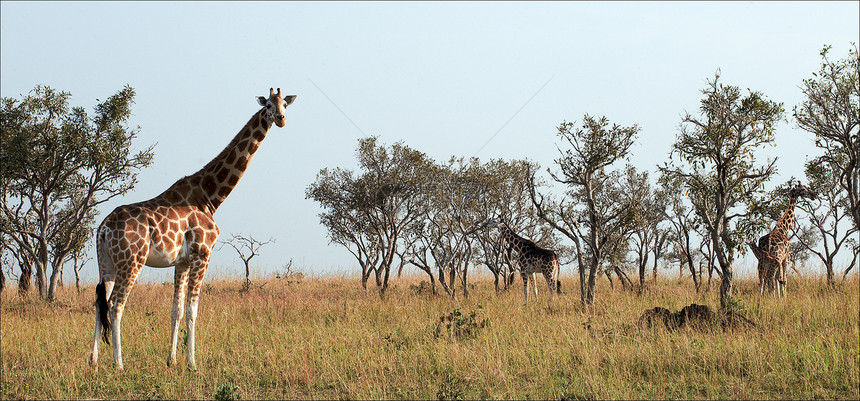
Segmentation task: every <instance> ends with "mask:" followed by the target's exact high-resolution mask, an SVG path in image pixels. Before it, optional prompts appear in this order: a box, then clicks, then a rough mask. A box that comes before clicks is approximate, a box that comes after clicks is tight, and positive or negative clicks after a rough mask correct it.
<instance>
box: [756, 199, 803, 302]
mask: <svg viewBox="0 0 860 401" xmlns="http://www.w3.org/2000/svg"><path fill="white" fill-rule="evenodd" d="M801 196H802V197H804V198H807V199H813V200H814V199H817V198H818V197H817V195H815V193H813V192H812V191H810V190H809V188H807V187H805V186H804V185H803V184H800V183H798V184H797V186H795V187H794V188H792V189H791V191H789V193H788V206H787V207H786V209H785V212H783V213H782V216H781V217H780V218H779V220H777V222H776V225H775V226H774V228H773V230H771V231H770V232H769V233H767V234H765V235H764V236H762V237H761V238H759V241H758V245H756V244H754V243H752V242H748V243H747V244H748V245H749V247H750V248H751V249H752V251H753V254H754V255H755V257H756V259H758V274H759V292H760V293H761V294H764V290H765V287H767V290H768V292H770V293H773V292H774V289H775V290H776V293H777V295H779V296H785V290H786V288H785V286H786V268H787V267H788V257H789V254H790V250H791V249H790V248H791V244H789V242H788V238H789V233H790V231H791V226H792V225H793V224H794V208H795V206H796V205H797V198H799V197H801Z"/></svg>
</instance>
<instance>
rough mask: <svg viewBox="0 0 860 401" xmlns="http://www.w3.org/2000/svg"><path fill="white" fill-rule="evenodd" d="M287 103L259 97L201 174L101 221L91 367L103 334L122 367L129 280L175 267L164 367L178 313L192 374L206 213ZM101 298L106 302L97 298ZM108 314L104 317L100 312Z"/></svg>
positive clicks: (210, 225) (209, 220)
mask: <svg viewBox="0 0 860 401" xmlns="http://www.w3.org/2000/svg"><path fill="white" fill-rule="evenodd" d="M294 100H295V96H287V97H286V98H282V97H281V90H280V88H279V89H278V92H277V93H275V92H274V90H272V89H270V90H269V97H268V98H265V97H262V96H261V97H259V98H258V101H259V103H260V105H262V106H263V108H262V109H261V110H260V111H258V112H256V113H254V115H253V116H252V117H251V119H250V120H249V121H248V123H247V124H245V126H244V127H243V128H242V130H241V131H239V133H238V134H237V135H236V136H235V137H234V138H233V140H232V141H231V142H230V143H229V144H228V145H227V147H226V148H224V150H223V151H222V152H221V153H220V154H219V155H218V156H216V157H215V158H214V159H212V161H210V162H209V163H208V164H207V165H206V166H204V167H203V168H202V169H200V171H198V172H196V173H194V174H192V175H190V176H187V177H184V178H181V179H179V180H178V181H176V183H174V184H173V185H172V186H171V187H170V188H168V189H167V190H166V191H164V192H163V193H161V194H160V195H158V196H156V197H154V198H152V199H150V200H147V201H143V202H138V203H133V204H130V205H123V206H119V207H117V208H116V209H114V210H113V211H112V212H111V213H110V214H108V215H107V217H105V219H104V221H103V222H102V223H101V224H100V225H99V227H98V229H97V232H96V248H97V254H98V262H99V275H100V282H99V287H101V291H103V292H100V289H99V288H97V305H99V308H98V309H99V310H98V312H97V314H96V325H95V338H94V340H93V351H92V354H91V356H90V364H91V365H92V366H93V367H98V347H99V340H100V339H99V337H100V333H101V335H102V336H103V337H104V339H105V340H106V341H108V336H107V333H108V331H109V332H110V333H111V339H112V340H113V352H114V366H115V368H117V369H122V367H123V366H122V346H121V342H120V332H121V330H120V324H121V321H122V315H123V310H124V309H125V305H126V302H127V301H128V297H129V293H130V292H131V288H132V286H133V285H134V282H135V280H136V279H137V277H138V276H139V275H140V271H141V269H142V268H143V266H144V265H146V266H151V267H170V266H175V273H174V293H173V308H172V312H171V333H170V348H169V354H168V359H167V365H168V366H173V365H175V364H176V345H177V341H178V337H179V322H180V321H181V320H182V317H183V315H185V323H186V326H187V327H186V328H187V334H188V337H187V351H188V352H187V362H188V367H189V368H191V369H195V368H196V365H195V361H194V335H195V330H194V328H195V320H196V317H197V305H198V302H199V297H200V290H201V285H202V283H203V276H204V275H205V274H206V268H207V267H208V266H209V258H210V256H211V254H212V248H213V246H214V245H215V243H216V241H217V240H218V234H219V230H218V226H217V225H216V224H215V219H214V218H213V214H214V213H215V211H216V210H217V209H218V207H219V206H220V205H221V204H222V203H223V202H224V200H225V199H226V198H227V196H228V195H230V192H231V191H232V190H233V188H235V186H236V184H237V183H238V182H239V180H240V179H241V178H242V175H243V174H244V173H245V170H246V169H247V167H248V163H250V161H251V159H252V158H253V157H254V153H255V152H256V151H257V149H259V147H260V144H261V142H262V141H263V139H265V137H266V134H267V133H268V131H269V129H271V127H272V125H273V124H277V125H278V126H279V127H283V126H284V124H285V119H284V108H286V106H287V105H289V104H290V103H292V102H293V101H294ZM102 286H103V287H102ZM100 296H105V297H106V299H101V300H100V299H98V297H100ZM100 301H101V302H100ZM183 303H185V309H184V310H183V308H182V304H183ZM101 305H103V306H101ZM107 308H109V311H108V310H104V309H107ZM108 313H109V320H108ZM108 342H109V341H108Z"/></svg>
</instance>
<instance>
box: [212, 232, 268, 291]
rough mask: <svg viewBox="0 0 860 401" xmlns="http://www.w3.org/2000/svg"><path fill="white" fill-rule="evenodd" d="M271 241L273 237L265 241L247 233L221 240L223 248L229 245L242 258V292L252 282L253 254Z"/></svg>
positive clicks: (255, 254) (246, 289)
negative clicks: (243, 280)
mask: <svg viewBox="0 0 860 401" xmlns="http://www.w3.org/2000/svg"><path fill="white" fill-rule="evenodd" d="M273 242H275V239H274V238H269V239H268V240H266V241H259V240H257V239H255V238H254V236H251V235H249V236H247V237H246V236H244V235H241V234H232V236H231V237H230V239H228V240H226V241H223V240H222V241H221V247H222V248H223V247H224V245H229V246H230V247H231V248H233V249H234V250H236V253H237V254H238V255H239V259H242V263H243V264H244V265H245V282H244V284H243V285H242V291H243V292H247V291H248V290H250V289H251V285H252V284H253V283H252V282H251V259H254V257H255V256H257V255H259V254H260V248H262V247H263V246H265V245H266V244H271V243H273ZM219 249H220V248H219ZM264 285H265V284H264Z"/></svg>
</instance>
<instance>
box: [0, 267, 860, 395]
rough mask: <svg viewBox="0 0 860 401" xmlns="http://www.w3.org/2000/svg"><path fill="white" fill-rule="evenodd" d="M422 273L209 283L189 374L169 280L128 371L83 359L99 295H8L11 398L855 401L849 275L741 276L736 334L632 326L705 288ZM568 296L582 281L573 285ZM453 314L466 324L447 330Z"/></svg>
mask: <svg viewBox="0 0 860 401" xmlns="http://www.w3.org/2000/svg"><path fill="white" fill-rule="evenodd" d="M419 280H420V278H414V279H403V280H400V281H397V282H396V285H395V287H393V288H392V289H391V290H390V293H389V294H388V296H387V298H386V299H384V300H381V299H380V298H379V297H378V296H377V295H376V292H375V291H369V292H367V293H365V292H364V291H363V290H361V289H360V287H359V284H358V281H357V280H348V279H342V278H333V279H326V278H316V279H310V280H306V281H304V282H301V283H287V282H286V281H285V280H278V279H274V278H272V279H269V280H267V284H266V285H265V286H264V287H263V288H262V289H260V288H255V289H252V290H251V291H250V292H249V293H240V292H239V289H240V288H241V282H240V281H239V280H236V281H226V280H225V281H215V282H211V283H209V284H208V285H207V286H206V289H205V290H204V294H203V296H202V298H201V304H200V313H199V315H198V324H197V327H198V328H197V365H198V368H199V371H197V372H191V371H188V370H186V369H185V368H184V366H185V365H184V348H183V347H180V353H181V354H180V365H179V366H178V367H177V368H173V369H167V368H166V363H165V362H166V358H167V346H168V330H169V327H168V326H169V324H170V318H169V316H170V301H171V294H172V287H171V286H169V285H162V284H139V285H137V286H135V288H134V290H133V291H132V295H131V298H130V302H129V305H128V307H127V309H126V313H125V318H124V319H123V357H124V364H125V368H126V370H125V371H124V372H120V373H116V372H115V371H114V370H113V368H112V360H111V352H110V348H109V347H106V346H105V345H104V344H102V348H101V360H100V366H101V368H100V369H99V370H98V371H94V370H93V369H91V368H89V367H88V366H87V358H88V355H89V352H90V346H91V342H92V331H93V323H94V308H93V306H92V300H93V298H94V293H95V292H94V289H93V287H92V286H90V287H87V288H86V289H85V291H84V292H83V293H82V294H81V295H78V294H76V293H75V291H74V289H72V288H68V289H63V290H61V291H60V294H59V299H60V300H59V301H57V302H54V303H53V304H47V303H44V302H42V301H38V300H22V299H20V298H18V297H17V295H16V294H15V293H14V290H13V291H5V292H4V293H3V294H2V297H0V300H2V304H0V307H2V312H0V318H2V319H0V346H2V370H0V373H2V380H0V398H2V399H10V398H15V399H19V398H23V399H42V398H47V399H83V398H86V399H129V398H135V399H137V398H141V399H177V398H178V399H190V398H194V399H200V398H206V399H210V398H216V399H231V397H232V398H233V399H236V398H241V399H272V398H277V399H283V398H290V399H291V398H302V399H305V398H312V399H327V398H359V399H381V398H385V399H400V398H410V399H416V398H417V399H473V398H484V399H491V398H492V399H499V398H501V399H511V398H515V399H526V398H531V399H534V398H537V399H562V398H567V399H596V398H600V399H605V398H613V399H632V398H661V399H664V398H696V399H701V398H709V399H713V398H739V399H774V398H776V399H785V398H788V399H818V398H828V399H858V398H860V391H858V386H860V378H858V376H860V373H858V371H860V367H858V366H860V333H858V330H860V323H858V318H860V310H858V309H860V298H859V297H860V296H858V293H860V290H858V280H857V278H856V276H855V277H854V278H853V279H849V281H848V282H845V283H842V284H840V285H839V286H838V287H837V288H836V289H827V288H826V287H824V285H823V284H822V283H821V280H819V279H812V278H799V279H795V280H792V282H791V283H790V287H789V291H790V292H789V297H788V298H787V299H784V300H778V299H774V298H771V297H765V298H760V297H759V296H758V295H757V287H756V284H755V283H754V282H752V281H749V282H739V283H737V285H736V289H737V293H736V294H737V297H738V299H739V305H740V306H741V307H743V313H744V314H745V315H746V316H747V317H749V318H750V319H752V320H753V321H755V322H756V323H757V327H755V328H751V329H746V330H738V331H735V332H729V333H723V332H722V331H720V330H719V329H715V330H712V331H707V332H697V331H691V330H682V331H679V332H672V333H669V332H666V331H665V330H664V329H653V330H639V329H638V328H637V327H636V325H635V322H636V320H637V319H638V318H639V316H640V315H641V314H642V312H643V311H644V310H645V309H649V308H652V307H654V306H662V307H666V308H668V309H671V310H678V309H680V308H681V307H683V306H685V305H689V304H690V303H693V302H695V303H700V304H707V305H710V306H712V307H714V306H716V305H717V304H718V294H717V288H716V285H715V286H714V288H713V290H712V291H710V292H705V293H701V294H697V293H695V291H693V290H692V285H691V284H690V283H688V282H679V281H676V280H669V279H666V280H665V281H661V282H660V283H659V284H658V286H657V287H656V288H652V289H651V290H649V291H648V292H647V293H646V294H644V295H641V296H637V295H635V294H633V293H630V292H623V291H621V290H620V289H617V288H616V289H615V290H614V291H613V290H610V289H609V288H608V285H604V284H607V283H604V282H601V283H600V285H599V288H598V296H597V302H596V305H595V306H594V309H593V311H592V312H591V313H583V311H582V310H580V309H579V307H578V294H577V293H575V292H571V293H569V294H565V295H563V296H561V297H560V298H559V299H557V300H556V301H557V302H555V304H554V305H552V306H549V305H548V302H547V292H546V288H545V287H541V288H540V299H539V301H538V302H536V303H531V304H530V305H528V307H524V305H523V304H522V292H521V287H519V285H520V284H519V282H517V283H516V284H515V287H514V289H513V290H512V291H509V292H507V293H503V294H498V295H497V294H495V293H494V291H493V289H492V283H491V282H490V281H488V280H484V281H480V282H478V283H477V285H476V287H475V288H474V289H473V290H472V292H471V296H470V298H468V299H465V300H451V299H448V298H446V297H441V296H440V297H433V296H431V295H428V294H426V293H420V292H419V291H417V290H416V288H417V287H412V288H410V287H411V286H412V285H414V284H417V283H418V281H419ZM265 281H266V280H261V281H260V282H265ZM564 288H565V289H566V290H567V291H575V289H576V288H577V287H576V286H575V283H574V282H573V280H572V279H567V280H565V283H564ZM455 310H458V311H459V312H461V315H460V316H459V317H458V318H455V319H454V321H455V326H457V327H458V328H459V330H456V331H455V330H453V329H452V330H448V329H447V328H445V327H442V329H441V330H439V331H437V328H436V322H438V321H439V318H440V317H441V316H443V315H449V314H451V313H452V312H454V311H455ZM472 312H474V319H473V320H470V319H469V318H470V317H471V316H470V315H471V313H472ZM482 322H486V324H485V327H481V323H482Z"/></svg>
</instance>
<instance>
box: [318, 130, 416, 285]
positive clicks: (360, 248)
mask: <svg viewBox="0 0 860 401" xmlns="http://www.w3.org/2000/svg"><path fill="white" fill-rule="evenodd" d="M356 156H357V159H358V164H359V168H360V169H361V172H360V174H356V173H354V172H352V171H349V170H344V169H341V168H335V169H333V170H329V169H323V170H321V171H320V172H319V173H318V174H317V179H316V181H315V182H314V183H313V184H311V185H310V186H308V188H307V189H306V191H305V196H306V197H307V198H309V199H313V200H315V201H317V202H319V203H320V206H321V207H322V209H323V212H322V213H320V215H319V216H320V222H321V223H322V224H323V225H325V226H326V228H328V230H329V238H330V239H331V241H332V242H334V243H337V244H341V245H343V246H344V247H346V248H347V250H349V252H350V253H352V254H353V256H355V258H356V259H357V260H358V262H359V264H360V265H361V269H362V278H361V283H362V286H363V287H364V288H365V289H366V288H367V280H368V279H369V277H370V275H371V274H374V275H375V277H376V286H377V288H379V290H380V295H384V293H385V290H386V289H387V288H388V279H389V277H390V272H391V268H392V267H393V266H394V263H395V261H396V258H397V257H398V255H400V254H401V253H399V252H398V250H399V247H402V246H403V236H404V234H405V233H406V232H408V231H409V230H411V229H412V228H413V226H414V225H415V224H418V223H419V222H420V221H421V220H420V218H421V216H422V210H423V208H424V207H426V204H427V202H426V200H425V199H424V198H423V197H422V196H423V194H425V191H424V184H425V182H426V181H425V180H426V175H425V174H426V172H427V171H428V169H429V168H430V166H432V164H433V161H432V160H431V159H430V158H428V157H427V156H426V155H425V154H424V153H421V152H419V151H417V150H414V149H412V148H410V147H408V146H406V145H404V144H402V143H395V144H394V145H391V146H390V147H385V146H381V145H378V144H377V137H369V138H363V139H360V140H359V141H358V149H357V151H356ZM399 262H400V263H401V264H403V263H404V261H403V260H402V259H401V260H400V261H399Z"/></svg>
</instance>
